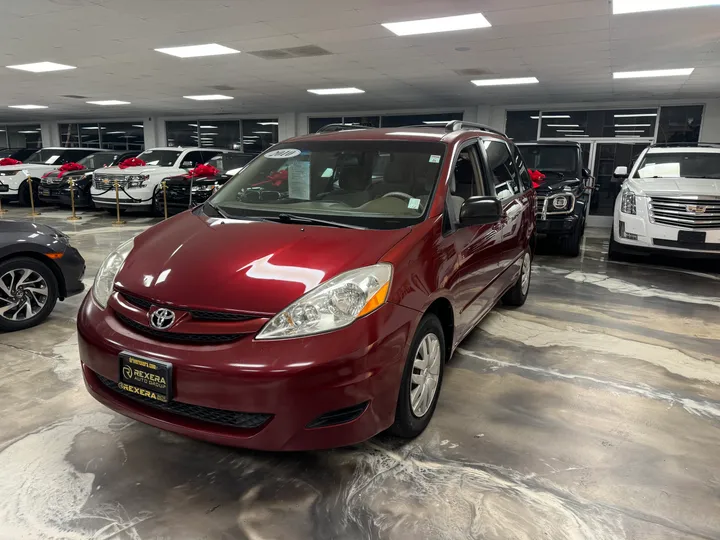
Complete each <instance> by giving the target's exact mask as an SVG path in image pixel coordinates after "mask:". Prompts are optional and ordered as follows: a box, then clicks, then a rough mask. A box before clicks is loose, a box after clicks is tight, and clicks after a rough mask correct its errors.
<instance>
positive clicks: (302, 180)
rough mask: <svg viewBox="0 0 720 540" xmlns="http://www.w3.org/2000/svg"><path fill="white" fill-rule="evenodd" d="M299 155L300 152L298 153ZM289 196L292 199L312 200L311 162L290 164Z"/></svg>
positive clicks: (293, 162)
mask: <svg viewBox="0 0 720 540" xmlns="http://www.w3.org/2000/svg"><path fill="white" fill-rule="evenodd" d="M278 151H279V152H280V151H282V150H278ZM298 153H300V152H299V151H298ZM288 195H289V196H290V198H291V199H302V200H304V201H309V200H310V162H309V161H292V162H291V163H290V167H289V168H288Z"/></svg>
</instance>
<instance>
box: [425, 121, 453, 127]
mask: <svg viewBox="0 0 720 540" xmlns="http://www.w3.org/2000/svg"><path fill="white" fill-rule="evenodd" d="M450 122H452V120H423V124H429V125H434V124H438V125H443V126H444V125H447V124H449V123H450Z"/></svg>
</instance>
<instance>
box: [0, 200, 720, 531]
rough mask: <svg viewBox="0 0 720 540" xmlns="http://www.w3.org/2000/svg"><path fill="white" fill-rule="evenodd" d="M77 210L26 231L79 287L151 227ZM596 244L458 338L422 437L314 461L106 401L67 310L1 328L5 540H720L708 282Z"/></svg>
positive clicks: (590, 242)
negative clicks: (186, 433)
mask: <svg viewBox="0 0 720 540" xmlns="http://www.w3.org/2000/svg"><path fill="white" fill-rule="evenodd" d="M24 214H25V212H24V211H21V210H19V209H12V210H11V213H10V216H9V217H14V216H17V217H19V216H21V215H24ZM67 215H68V213H67V212H61V211H53V210H44V211H43V216H41V217H39V218H36V219H37V221H38V222H43V223H48V224H51V225H55V226H57V227H59V228H61V229H62V230H63V231H65V232H67V233H68V234H70V235H71V237H72V242H73V244H74V245H75V246H76V247H78V248H79V249H80V250H81V251H82V253H83V254H84V255H85V257H86V259H87V262H88V276H89V277H88V279H87V281H86V283H87V285H88V286H89V285H90V282H91V277H92V276H93V275H94V273H95V271H96V270H97V268H98V266H99V264H100V263H101V261H102V259H103V258H104V257H105V255H106V254H107V253H108V252H109V251H110V250H111V249H112V248H114V247H116V246H118V245H119V244H120V243H121V242H123V241H124V240H125V239H127V238H129V237H130V236H133V235H135V234H137V233H139V232H140V231H142V230H143V229H145V228H146V227H147V226H149V225H150V224H151V223H152V222H153V220H152V219H151V218H143V217H140V218H129V223H128V224H127V226H126V227H124V228H113V227H111V226H110V223H111V219H110V218H108V217H107V216H106V215H105V214H90V215H85V216H84V219H83V220H82V221H81V222H79V223H78V224H70V223H68V222H67V221H66V220H65V218H66V217H67ZM606 250H607V235H606V232H605V231H593V230H589V231H588V234H587V235H586V239H585V245H584V249H583V253H582V256H581V257H579V258H576V259H568V258H564V257H559V256H553V255H552V254H545V255H539V256H538V257H537V258H536V261H535V265H534V273H533V281H532V285H531V294H530V298H529V300H528V302H527V304H526V305H525V306H524V307H522V308H520V309H516V310H507V309H502V308H497V309H496V310H495V311H494V312H492V313H491V314H490V315H489V316H488V317H487V318H486V319H485V321H484V322H483V323H482V324H481V325H480V326H479V327H478V328H477V329H476V330H475V331H474V332H473V333H472V334H471V335H470V336H469V337H468V339H467V340H466V341H465V342H464V343H463V344H462V346H461V349H460V350H459V351H458V352H457V353H456V355H455V356H454V358H453V359H452V361H451V362H450V364H449V366H448V369H447V371H446V377H445V381H444V386H443V389H442V395H441V396H440V404H439V406H438V409H437V412H436V415H435V418H434V419H433V421H432V422H431V424H430V427H429V428H428V429H427V431H426V432H425V433H424V434H423V435H422V436H421V437H420V438H418V439H417V440H415V441H412V442H409V443H408V442H402V441H398V440H396V439H393V438H390V437H388V436H379V437H377V438H376V439H374V440H372V441H369V442H367V443H364V444H362V445H359V446H357V447H354V448H347V449H341V450H335V451H327V452H318V453H304V454H267V453H258V452H249V451H242V450H235V449H228V448H222V447H218V446H212V445H209V444H204V443H201V442H196V441H192V440H189V439H185V438H182V437H179V436H175V435H171V434H168V433H164V432H162V431H159V430H157V429H154V428H152V427H148V426H145V425H142V424H139V423H136V422H133V421H130V420H128V419H126V418H124V417H122V416H119V415H117V414H115V413H113V412H111V411H109V410H107V409H105V408H103V407H102V406H101V405H99V404H98V403H96V402H95V401H94V400H93V399H91V398H90V396H89V395H88V394H87V393H86V391H85V389H84V387H83V385H82V382H81V379H80V371H79V364H78V354H77V349H76V343H75V321H74V318H75V312H76V310H77V307H78V304H79V303H80V298H72V299H69V300H68V301H66V302H64V303H62V304H59V305H58V307H57V309H56V311H55V313H54V314H53V315H52V317H51V318H50V319H49V320H48V321H47V322H46V323H45V324H44V325H42V326H41V327H39V328H36V329H33V330H29V331H25V332H19V333H15V334H6V335H0V539H3V540H4V539H11V540H18V539H24V538H28V539H38V538H43V539H63V540H65V539H85V538H94V539H110V538H112V539H119V540H123V539H135V540H137V539H155V538H161V539H250V540H260V539H264V540H265V539H288V540H292V539H350V540H355V539H366V538H372V539H392V540H420V539H432V540H440V539H456V538H457V539H460V538H462V539H467V538H478V539H480V538H482V539H492V540H514V539H518V540H520V539H522V540H535V539H549V540H550V539H551V540H564V539H573V540H576V539H577V540H580V539H596V540H600V539H602V540H617V539H625V538H633V539H681V538H682V539H691V538H698V539H699V538H702V539H718V538H720V273H716V270H715V269H714V268H713V267H712V266H710V265H705V266H704V267H698V266H696V265H692V264H684V265H683V264H679V265H673V266H667V264H668V263H666V262H665V261H660V262H658V261H631V262H625V263H609V262H607V261H606V260H605V254H606ZM698 268H700V269H699V270H698Z"/></svg>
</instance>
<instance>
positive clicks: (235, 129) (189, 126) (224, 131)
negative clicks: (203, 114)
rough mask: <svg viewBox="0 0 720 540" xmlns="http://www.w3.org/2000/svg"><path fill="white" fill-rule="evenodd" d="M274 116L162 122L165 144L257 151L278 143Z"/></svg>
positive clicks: (257, 152) (276, 124)
mask: <svg viewBox="0 0 720 540" xmlns="http://www.w3.org/2000/svg"><path fill="white" fill-rule="evenodd" d="M278 124H279V122H278V119H277V118H263V119H252V120H183V121H172V122H165V132H166V135H167V145H168V146H185V147H195V146H201V147H205V148H228V149H230V150H240V151H242V152H246V153H250V154H259V153H260V152H262V151H263V150H265V149H266V148H269V147H270V146H272V145H273V144H275V143H277V142H278Z"/></svg>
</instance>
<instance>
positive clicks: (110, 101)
mask: <svg viewBox="0 0 720 540" xmlns="http://www.w3.org/2000/svg"><path fill="white" fill-rule="evenodd" d="M85 103H87V104H89V105H130V102H129V101H118V100H117V99H106V100H102V101H86V102H85Z"/></svg>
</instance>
